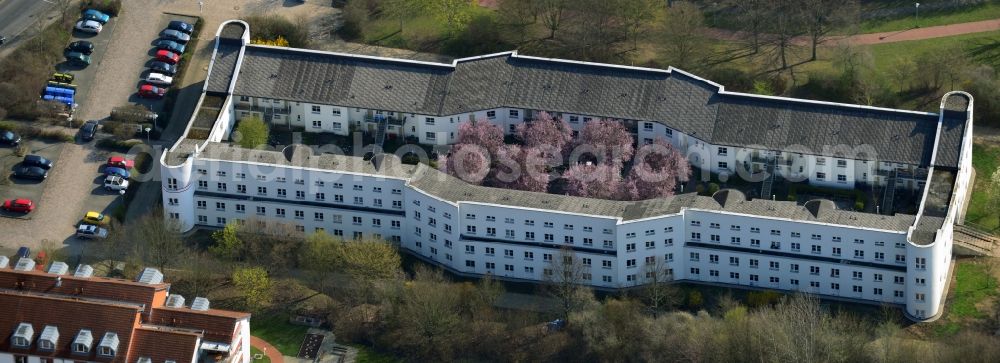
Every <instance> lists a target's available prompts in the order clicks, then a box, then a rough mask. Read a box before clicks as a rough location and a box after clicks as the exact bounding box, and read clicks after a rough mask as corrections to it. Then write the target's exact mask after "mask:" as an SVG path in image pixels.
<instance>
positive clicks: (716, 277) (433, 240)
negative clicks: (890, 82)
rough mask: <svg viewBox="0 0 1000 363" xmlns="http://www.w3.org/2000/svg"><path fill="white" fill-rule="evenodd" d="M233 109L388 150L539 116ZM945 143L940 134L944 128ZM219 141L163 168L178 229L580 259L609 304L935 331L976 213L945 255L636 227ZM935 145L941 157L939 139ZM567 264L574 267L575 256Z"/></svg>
mask: <svg viewBox="0 0 1000 363" xmlns="http://www.w3.org/2000/svg"><path fill="white" fill-rule="evenodd" d="M238 67H239V64H237V68H238ZM672 71H676V70H672ZM720 88H721V86H720ZM951 95H952V94H949V95H946V96H945V99H946V100H947V99H948V97H950V96H951ZM963 95H964V94H963ZM965 96H968V95H964V96H960V97H965ZM747 97H757V96H749V95H748V96H747ZM229 99H230V100H232V102H234V104H235V105H234V109H233V111H232V114H231V116H230V114H224V115H223V116H222V117H220V120H219V122H217V124H219V125H225V126H222V128H223V129H228V130H231V127H232V122H233V121H234V120H235V119H238V118H240V117H242V116H244V115H247V114H249V113H252V112H256V113H259V114H260V115H263V116H268V115H270V116H271V117H272V118H271V120H270V122H271V123H272V125H273V127H281V126H283V125H284V126H289V127H299V128H303V129H304V130H305V131H310V132H329V133H335V134H341V135H347V134H348V133H349V132H350V131H356V130H360V131H366V130H368V129H369V128H370V127H372V125H373V124H375V121H373V119H375V118H379V117H388V118H390V119H395V120H394V121H392V122H390V123H389V124H390V125H395V127H396V128H394V129H393V128H390V129H389V130H388V133H389V134H391V135H396V136H397V137H415V138H416V139H417V140H418V141H419V142H420V143H423V144H431V145H444V144H449V143H452V142H454V138H455V134H457V132H458V126H459V125H460V124H461V123H462V122H465V121H468V120H473V119H476V120H488V121H489V122H491V123H495V124H496V125H498V126H499V127H501V128H502V129H503V130H504V131H505V132H506V133H508V134H509V133H511V132H512V131H513V128H514V127H516V125H517V124H519V123H521V122H524V121H525V119H526V118H530V117H531V115H532V114H533V112H537V111H538V110H526V109H516V108H498V109H489V110H480V111H475V112H471V113H464V114H459V115H450V116H440V115H419V114H409V113H399V112H394V111H391V110H368V109H361V108H351V107H344V106H338V105H322V104H309V103H306V102H296V101H286V100H265V99H254V98H250V97H244V96H240V95H238V94H231V96H229ZM796 102H806V101H796ZM971 102H972V100H971V96H969V97H968V110H969V111H967V116H968V118H967V120H971V111H970V110H971ZM817 104H820V103H818V102H817ZM822 104H826V103H822ZM850 107H863V106H850ZM899 112H904V111H899ZM943 113H944V102H942V115H943ZM278 115H281V116H280V117H276V116H278ZM554 115H555V116H557V117H562V118H564V119H565V120H567V121H568V122H569V124H570V125H571V127H572V128H573V129H574V130H579V129H581V128H582V127H583V125H584V124H585V122H586V121H588V120H591V119H596V118H597V117H596V116H586V115H578V114H569V113H556V114H554ZM923 115H927V114H923ZM941 117H943V116H941ZM626 122H627V124H629V125H634V132H635V135H636V137H637V141H638V142H639V143H644V142H650V141H651V140H652V139H655V138H657V137H663V138H665V139H667V140H668V141H669V142H671V143H672V144H673V145H675V146H676V147H678V148H679V149H681V150H683V151H685V152H686V153H687V155H688V159H689V161H690V162H691V163H692V164H693V165H695V166H698V167H700V168H702V169H704V170H710V171H712V172H713V173H726V172H730V173H735V172H736V169H737V168H741V167H745V168H747V169H749V170H751V171H756V170H762V168H766V165H765V164H766V163H773V165H775V171H776V172H777V173H781V174H782V175H783V176H785V177H786V178H789V179H792V178H793V177H801V178H802V180H808V181H809V183H810V184H813V185H819V186H824V187H834V188H844V189H853V188H855V187H856V184H858V183H863V184H872V185H880V184H881V183H884V182H885V180H886V178H887V176H888V175H889V174H888V173H887V172H886V171H888V170H893V173H895V170H896V169H898V168H902V169H906V170H908V171H911V172H914V173H913V176H911V177H909V180H908V181H906V180H904V179H906V178H905V177H900V176H898V175H897V185H900V186H905V187H907V188H910V189H917V190H921V189H923V190H924V193H925V194H926V193H927V190H926V189H927V188H923V187H924V185H925V184H927V183H929V181H930V179H931V175H932V173H933V167H927V168H923V169H920V168H918V167H917V166H916V165H902V164H896V163H886V162H879V161H875V160H865V159H866V158H864V157H861V156H858V155H864V154H865V150H843V151H832V152H831V151H830V150H823V151H806V150H803V151H802V152H801V153H800V152H797V150H785V151H776V150H767V149H766V148H755V147H749V146H748V147H735V146H730V145H713V144H709V143H706V142H705V141H703V140H701V139H699V138H697V137H693V136H690V135H686V134H684V133H682V132H680V131H678V130H673V129H670V128H667V127H666V126H664V124H662V123H654V122H644V121H628V120H626ZM939 124H940V122H939ZM938 129H939V131H938V133H939V134H940V132H941V131H940V129H941V127H940V126H939V128H938ZM965 130H966V135H964V137H965V138H964V142H963V145H962V156H961V160H960V163H959V168H958V171H957V172H956V178H955V185H954V188H953V191H954V195H955V196H964V195H965V190H966V188H967V185H968V179H969V170H970V169H971V145H969V143H970V141H969V140H971V122H967V124H966V129H965ZM218 131H219V132H222V133H224V132H225V131H226V130H218ZM213 135H215V131H213ZM215 141H216V140H208V141H204V142H200V141H198V142H197V143H199V144H197V145H194V146H191V145H190V144H184V143H185V141H184V140H182V141H180V142H178V144H177V145H175V146H174V148H173V149H172V150H171V153H178V152H179V151H178V150H179V149H183V147H185V145H186V147H187V149H185V150H188V151H192V150H191V148H193V152H190V155H188V156H187V157H186V159H184V160H183V161H182V162H179V163H178V162H168V161H166V160H167V155H165V156H164V158H163V159H162V160H161V173H162V175H163V176H164V178H165V179H164V186H163V199H164V205H165V206H166V207H165V213H166V217H167V218H171V219H175V220H176V221H178V222H179V224H180V225H181V226H182V229H184V230H188V229H191V228H194V227H195V226H205V227H220V226H223V225H225V224H227V223H231V222H235V221H242V222H246V221H250V220H254V219H260V220H265V221H277V222H281V223H285V224H289V225H293V226H294V227H295V229H296V230H298V231H299V232H302V233H312V232H315V231H319V230H323V231H325V232H326V233H328V234H332V235H335V236H340V237H343V238H345V239H351V238H359V237H376V238H384V239H388V240H392V241H396V242H398V243H399V245H400V247H401V248H403V249H404V250H406V251H409V252H410V253H412V254H414V255H416V256H419V257H420V258H422V259H424V260H426V261H429V262H431V263H434V264H436V265H439V266H441V267H444V268H447V269H449V270H451V271H453V272H456V273H459V274H464V275H470V276H483V275H486V274H490V275H493V276H496V277H498V278H504V279H510V280H518V281H544V280H546V279H547V278H548V277H547V276H546V275H547V274H549V273H553V272H554V271H556V269H555V267H556V266H557V265H558V264H560V263H562V262H561V261H560V259H561V258H566V257H571V258H572V259H573V261H572V262H573V263H579V264H580V265H581V271H582V275H581V281H582V283H585V284H588V285H591V286H594V287H597V288H605V289H617V288H627V287H632V286H637V285H641V284H643V283H646V282H648V281H649V280H650V279H651V278H652V277H651V276H650V274H651V272H650V271H651V269H650V268H649V266H660V267H663V268H665V269H666V270H667V271H668V272H669V274H670V276H671V277H672V278H673V279H674V280H678V281H691V282H710V283H720V284H729V285H733V286H751V287H759V288H767V289H776V290H785V291H802V292H808V293H813V294H817V295H821V296H828V297H836V298H842V299H851V300H854V301H860V302H869V303H888V304H896V305H900V306H904V307H905V309H906V312H907V313H908V315H909V316H910V317H911V318H912V319H914V320H926V319H931V318H933V317H934V316H935V315H936V314H938V313H939V312H940V311H941V303H942V299H943V296H944V284H945V282H946V279H947V275H948V269H949V267H950V259H951V254H950V251H951V228H952V227H951V226H952V224H953V223H954V218H955V215H956V214H957V213H958V212H957V211H958V210H960V209H962V208H963V207H964V205H963V204H962V203H964V202H963V201H962V200H961V199H962V198H961V197H954V198H951V199H950V200H951V202H950V205H949V206H948V217H947V218H945V223H943V225H942V226H940V228H936V232H934V236H933V240H932V241H922V242H918V243H915V242H914V241H916V237H914V236H913V235H914V229H915V228H916V226H917V225H918V224H919V223H921V222H922V221H923V219H922V218H923V216H922V214H921V215H918V216H916V218H915V220H916V222H915V223H914V226H911V227H910V228H909V229H908V230H907V229H906V228H896V229H879V228H873V227H870V226H868V227H864V226H861V225H857V224H853V223H849V221H848V222H841V223H821V222H816V221H809V220H801V219H789V218H783V217H780V216H777V215H766V213H765V215H754V214H746V213H736V212H733V211H729V210H725V208H720V209H700V208H693V207H686V208H682V209H681V210H680V211H679V212H677V213H672V214H665V215H657V216H651V217H648V218H643V219H638V220H625V219H623V218H622V217H621V216H620V215H585V214H579V213H570V212H566V211H562V210H560V209H559V208H551V209H547V208H542V209H539V208H526V207H521V206H518V205H514V204H502V205H501V204H490V203H483V202H477V201H475V200H476V198H474V197H472V196H469V197H468V198H465V199H462V198H460V200H458V201H455V200H446V199H442V198H441V197H439V196H436V195H433V194H432V193H428V192H426V191H424V190H421V189H420V188H418V187H416V186H414V185H412V184H411V183H410V180H409V179H408V177H407V176H405V175H404V176H399V175H383V174H378V173H364V172H357V171H349V170H352V169H350V168H343V167H338V166H333V167H330V166H326V167H322V166H318V165H317V166H312V165H307V166H301V165H299V166H296V165H291V164H290V163H283V162H282V163H267V162H259V161H257V160H253V159H240V158H235V159H234V158H226V157H217V156H214V155H211V152H210V151H212V150H213V149H214V147H213V146H212V145H210V144H212V143H214V142H215ZM934 141H935V143H934V147H935V148H936V147H937V145H938V142H939V141H940V136H939V137H938V138H936V139H935V140H934ZM831 155H835V156H831ZM349 159H350V158H349ZM350 160H354V161H353V162H362V163H363V162H364V161H361V160H360V158H353V159H350ZM743 163H745V164H744V165H740V164H743ZM754 164H757V165H754ZM931 164H932V165H933V158H932V163H931ZM917 169H920V170H917ZM894 175H895V174H894ZM924 199H925V200H926V199H927V198H926V197H924ZM786 203H793V202H786ZM921 208H923V202H922V203H921ZM858 215H862V213H860V212H858ZM566 251H572V252H571V253H572V255H571V256H567V255H566V254H567V252H566Z"/></svg>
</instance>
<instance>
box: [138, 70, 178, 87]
mask: <svg viewBox="0 0 1000 363" xmlns="http://www.w3.org/2000/svg"><path fill="white" fill-rule="evenodd" d="M145 81H146V82H149V83H152V84H155V85H157V86H169V85H170V84H171V83H173V82H174V78H173V77H171V76H168V75H165V74H163V73H156V72H152V73H150V74H149V75H147V76H146V79H145Z"/></svg>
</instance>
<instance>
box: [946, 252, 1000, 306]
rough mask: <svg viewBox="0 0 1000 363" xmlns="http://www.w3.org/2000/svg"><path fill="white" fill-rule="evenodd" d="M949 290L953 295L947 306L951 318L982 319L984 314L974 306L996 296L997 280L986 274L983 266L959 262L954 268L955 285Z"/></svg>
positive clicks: (970, 262) (969, 262)
mask: <svg viewBox="0 0 1000 363" xmlns="http://www.w3.org/2000/svg"><path fill="white" fill-rule="evenodd" d="M951 290H952V293H953V294H954V295H953V296H952V298H951V300H949V301H948V302H947V305H948V312H949V313H950V314H951V315H952V317H955V318H984V317H986V313H985V312H982V311H979V309H977V308H976V304H977V303H979V302H980V301H982V300H983V299H985V298H986V297H988V296H991V295H996V294H997V280H996V279H995V278H993V276H991V275H990V274H989V273H988V272H987V270H986V266H984V265H983V264H978V263H973V262H972V261H960V262H958V266H955V283H954V286H952V287H951Z"/></svg>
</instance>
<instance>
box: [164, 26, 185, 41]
mask: <svg viewBox="0 0 1000 363" xmlns="http://www.w3.org/2000/svg"><path fill="white" fill-rule="evenodd" d="M163 39H169V40H173V41H175V42H178V43H187V42H188V41H189V40H191V36H190V35H187V34H184V33H182V32H179V31H176V30H173V29H166V30H164V31H163Z"/></svg>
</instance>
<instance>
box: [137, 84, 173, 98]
mask: <svg viewBox="0 0 1000 363" xmlns="http://www.w3.org/2000/svg"><path fill="white" fill-rule="evenodd" d="M165 94H167V89H166V88H162V87H157V86H154V85H151V84H144V85H142V86H140V87H139V97H142V98H161V97H163V95H165Z"/></svg>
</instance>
